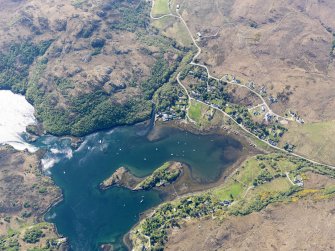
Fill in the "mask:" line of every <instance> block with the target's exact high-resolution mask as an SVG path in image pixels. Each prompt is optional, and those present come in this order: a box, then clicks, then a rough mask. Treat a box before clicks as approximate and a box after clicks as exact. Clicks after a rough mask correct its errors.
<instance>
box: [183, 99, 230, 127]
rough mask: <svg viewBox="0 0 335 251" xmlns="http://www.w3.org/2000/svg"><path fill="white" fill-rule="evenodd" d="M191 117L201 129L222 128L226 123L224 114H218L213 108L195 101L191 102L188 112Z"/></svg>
mask: <svg viewBox="0 0 335 251" xmlns="http://www.w3.org/2000/svg"><path fill="white" fill-rule="evenodd" d="M188 115H189V117H190V118H191V119H192V120H194V121H195V122H196V123H197V126H199V127H200V128H209V127H211V126H221V125H222V124H223V123H225V121H224V119H225V117H224V116H223V115H222V113H219V112H217V111H216V110H214V109H213V108H210V107H208V106H207V105H204V104H202V103H200V102H197V101H195V100H192V101H191V106H190V109H189V110H188Z"/></svg>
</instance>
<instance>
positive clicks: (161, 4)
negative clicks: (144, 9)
mask: <svg viewBox="0 0 335 251" xmlns="http://www.w3.org/2000/svg"><path fill="white" fill-rule="evenodd" d="M169 13H170V11H169V1H168V0H155V3H154V6H153V9H152V14H153V15H154V16H158V15H164V14H169Z"/></svg>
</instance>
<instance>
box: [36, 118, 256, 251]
mask: <svg viewBox="0 0 335 251" xmlns="http://www.w3.org/2000/svg"><path fill="white" fill-rule="evenodd" d="M136 125H138V126H139V127H141V126H143V127H148V126H150V120H146V121H143V122H140V123H136V124H134V126H136ZM166 127H169V128H175V129H180V130H183V131H187V132H190V133H193V134H196V135H207V134H218V135H226V136H229V137H231V138H233V139H235V140H237V141H239V142H240V143H241V144H242V151H241V155H240V156H239V158H238V160H237V161H236V162H235V163H233V164H231V165H228V166H227V167H226V168H223V169H222V170H221V172H220V174H219V175H218V178H217V179H216V180H214V181H211V182H207V183H204V182H197V180H196V178H194V177H193V176H192V167H191V166H189V165H186V168H184V170H183V173H182V175H181V176H180V177H179V178H178V179H177V181H176V182H174V183H173V186H171V185H170V186H167V187H162V188H154V189H155V190H158V191H160V193H161V196H162V200H163V201H162V203H163V202H166V201H169V200H173V199H174V198H176V195H175V194H174V193H173V191H171V190H172V189H173V190H175V191H176V190H177V193H178V196H179V195H180V196H184V195H191V194H193V193H198V192H203V191H205V190H208V189H211V188H213V187H216V186H218V185H219V184H222V182H224V181H225V179H226V177H227V176H229V175H230V174H231V173H232V172H234V171H235V169H236V168H237V167H238V166H239V165H240V164H241V163H242V162H243V161H244V160H245V159H246V158H248V157H249V156H250V155H253V154H257V153H260V152H261V151H259V150H258V149H255V148H252V147H250V146H249V145H248V142H247V140H243V137H242V136H238V135H234V134H227V132H226V131H225V130H223V129H222V128H210V129H206V130H199V128H196V127H195V126H193V125H192V124H190V123H185V122H184V121H170V122H167V123H161V122H158V123H156V125H155V126H154V128H153V129H152V130H151V131H149V132H148V133H147V137H148V138H150V137H152V138H153V140H155V134H156V133H158V134H159V131H160V129H161V128H166ZM113 128H118V127H113ZM113 128H110V129H109V130H108V131H110V130H111V129H113ZM101 131H102V132H104V131H107V130H101ZM101 131H99V132H101ZM95 133H96V132H95ZM153 136H154V137H153ZM156 136H157V135H156ZM69 137H70V136H69ZM74 138H75V137H74ZM71 139H72V137H71ZM75 139H78V138H75ZM79 139H80V138H79ZM156 139H157V138H156ZM158 139H159V138H158ZM149 140H150V139H149ZM40 158H41V157H40ZM185 181H188V182H190V181H191V183H193V184H192V185H191V186H189V187H188V189H187V190H186V191H182V189H181V187H182V184H183V183H185ZM172 187H173V188H172ZM62 200H63V193H62V196H60V197H58V198H57V200H55V201H54V202H53V203H52V204H50V205H49V207H48V209H47V210H46V212H45V213H44V214H43V215H41V217H40V219H44V217H45V215H46V214H47V213H48V211H49V210H50V209H51V208H53V207H54V206H56V205H57V204H58V203H61V202H62ZM152 210H153V208H151V209H149V210H148V211H146V212H144V213H142V214H141V215H140V220H142V219H143V218H144V217H145V216H146V215H147V214H148V213H150V211H152ZM140 220H139V222H140ZM136 225H137V224H136ZM136 225H134V226H133V227H132V228H131V229H133V228H134V227H135V226H136ZM55 229H56V233H57V235H58V236H59V237H62V236H61V235H60V234H59V233H58V231H57V227H56V226H55ZM131 229H130V230H129V231H131ZM128 234H129V232H128V233H127V234H126V235H125V236H124V237H123V240H124V241H123V242H124V244H125V245H126V246H127V247H129V239H128V240H127V235H128ZM106 244H108V243H106Z"/></svg>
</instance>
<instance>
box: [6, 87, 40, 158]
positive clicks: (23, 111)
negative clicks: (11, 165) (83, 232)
mask: <svg viewBox="0 0 335 251" xmlns="http://www.w3.org/2000/svg"><path fill="white" fill-rule="evenodd" d="M35 123H36V119H35V117H34V107H33V106H32V105H31V104H29V103H28V101H27V100H26V99H25V97H24V96H22V95H19V94H14V93H13V92H11V91H7V90H0V144H1V145H5V144H8V145H11V146H13V147H14V148H15V149H17V150H20V151H22V150H25V149H28V151H30V152H35V151H37V148H36V147H34V146H32V145H30V144H28V143H27V142H25V141H24V139H23V138H22V136H21V135H22V134H23V133H25V132H26V127H27V126H28V125H32V124H35Z"/></svg>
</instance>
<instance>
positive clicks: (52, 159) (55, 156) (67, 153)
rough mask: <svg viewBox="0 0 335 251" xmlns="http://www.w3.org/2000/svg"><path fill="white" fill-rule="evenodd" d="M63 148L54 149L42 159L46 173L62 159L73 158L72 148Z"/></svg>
mask: <svg viewBox="0 0 335 251" xmlns="http://www.w3.org/2000/svg"><path fill="white" fill-rule="evenodd" d="M61 147H62V146H59V148H57V147H52V148H50V149H49V152H48V153H46V154H45V156H44V157H43V159H41V164H42V167H43V170H44V171H47V170H49V169H50V168H52V167H53V166H54V165H55V164H57V163H58V162H59V161H61V160H62V159H64V158H66V159H71V158H72V157H73V150H72V149H71V148H70V147H65V148H63V147H62V148H61Z"/></svg>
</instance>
